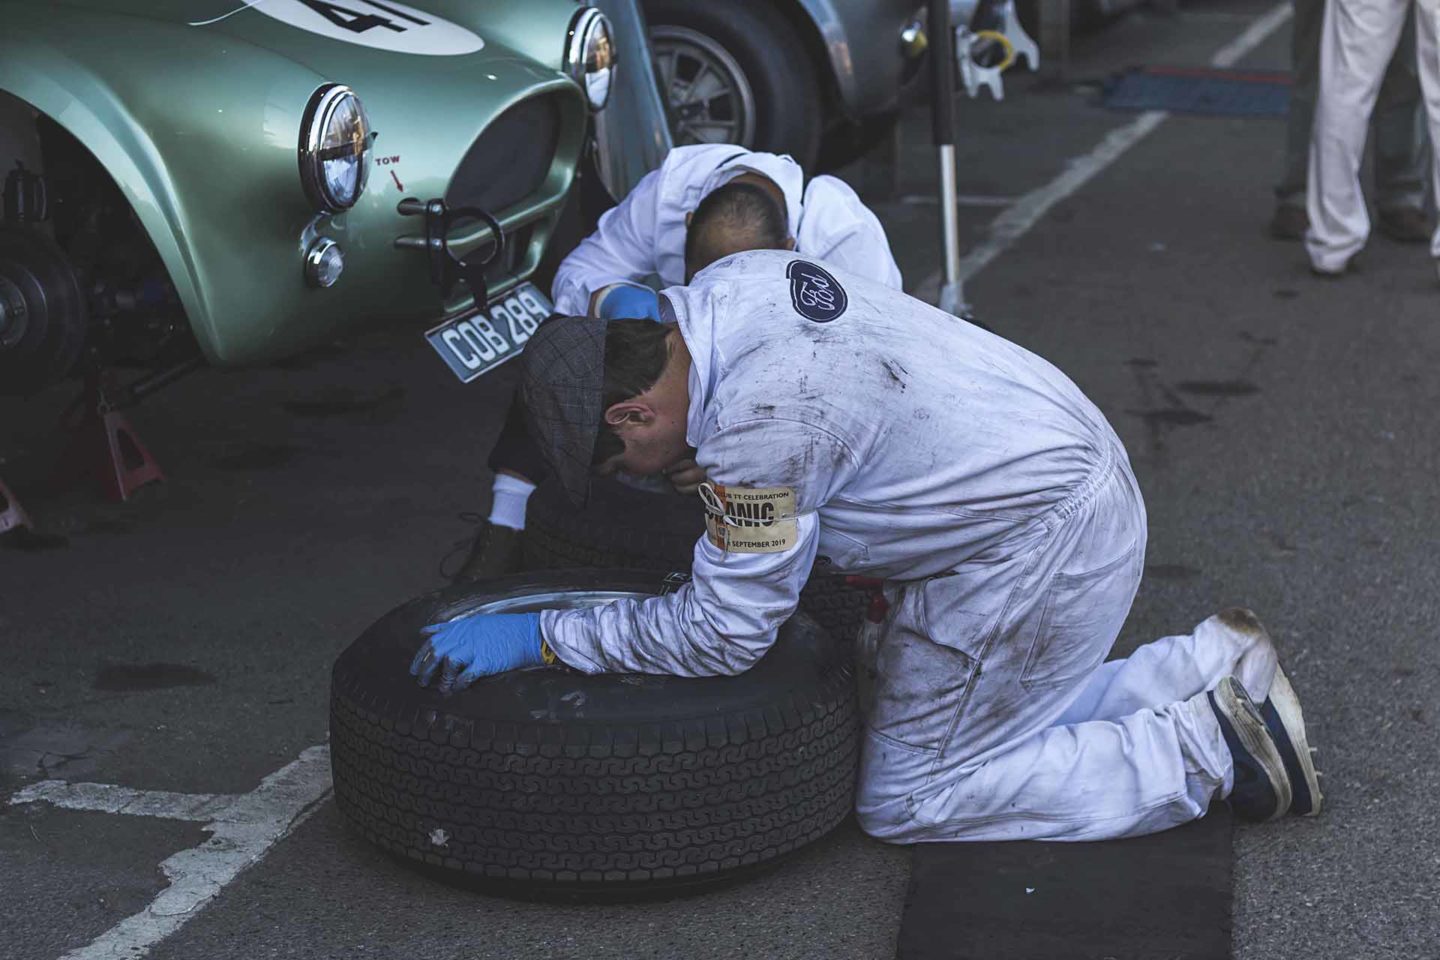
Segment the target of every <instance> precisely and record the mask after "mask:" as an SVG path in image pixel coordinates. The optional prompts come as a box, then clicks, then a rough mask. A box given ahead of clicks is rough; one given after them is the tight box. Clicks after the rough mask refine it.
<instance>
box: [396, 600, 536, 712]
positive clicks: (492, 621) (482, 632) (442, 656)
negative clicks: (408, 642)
mask: <svg viewBox="0 0 1440 960" xmlns="http://www.w3.org/2000/svg"><path fill="white" fill-rule="evenodd" d="M420 632H421V633H423V634H425V636H426V637H427V638H428V639H427V640H426V641H425V643H424V644H422V645H421V647H420V650H419V652H417V653H416V654H415V659H414V660H412V661H410V675H411V676H412V677H416V678H418V679H419V681H420V686H422V687H425V686H429V685H430V681H431V680H433V679H434V678H435V675H436V674H437V673H438V674H439V675H440V686H439V690H440V692H441V693H449V692H450V691H451V690H464V689H465V688H466V687H468V686H470V684H472V683H474V682H475V681H476V680H478V679H479V678H480V677H488V676H490V675H491V674H494V673H504V672H506V671H507V670H519V669H521V668H522V667H538V666H540V665H541V664H543V663H545V662H547V658H546V656H545V654H544V653H542V652H541V648H542V646H543V644H542V643H541V640H540V614H538V613H476V614H472V615H470V616H468V617H461V618H460V619H459V620H451V621H450V622H449V623H434V624H431V625H430V626H428V627H426V628H425V629H424V630H422V631H420ZM549 662H552V663H553V662H554V655H553V654H551V655H550V658H549Z"/></svg>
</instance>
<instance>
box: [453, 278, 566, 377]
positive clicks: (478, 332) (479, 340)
mask: <svg viewBox="0 0 1440 960" xmlns="http://www.w3.org/2000/svg"><path fill="white" fill-rule="evenodd" d="M553 312H554V306H553V305H552V304H551V303H550V298H549V297H547V296H545V294H543V293H541V292H540V291H539V290H538V289H537V288H536V287H535V284H533V283H522V284H520V286H518V287H516V288H515V289H514V290H512V291H510V292H509V293H507V294H506V295H505V296H504V297H502V298H500V299H498V300H495V301H492V302H491V304H490V306H489V307H487V308H486V309H484V310H476V311H473V312H472V313H467V314H463V315H461V316H458V317H455V318H453V319H451V320H446V321H445V322H444V323H442V324H440V326H438V327H435V328H434V329H433V330H428V331H426V333H425V339H426V340H427V341H428V342H429V344H430V346H432V347H434V348H435V352H436V353H438V354H440V359H441V360H444V361H445V365H446V366H447V367H449V368H450V371H451V372H452V373H454V374H455V376H457V377H459V378H460V382H461V383H469V382H470V381H471V380H474V379H475V378H476V377H479V376H483V375H484V374H487V373H489V372H490V371H491V370H494V369H495V368H496V367H498V366H500V364H502V363H504V362H505V361H506V360H511V359H514V358H515V357H518V356H519V355H520V351H522V350H524V349H525V341H527V340H529V339H530V334H532V333H534V332H535V328H536V327H538V326H540V322H541V321H542V320H544V319H545V318H546V317H548V316H550V314H551V313H553Z"/></svg>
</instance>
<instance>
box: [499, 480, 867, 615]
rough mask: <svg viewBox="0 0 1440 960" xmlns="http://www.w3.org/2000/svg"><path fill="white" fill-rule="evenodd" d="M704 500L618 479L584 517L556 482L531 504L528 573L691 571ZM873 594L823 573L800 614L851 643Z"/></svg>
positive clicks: (604, 484)
mask: <svg viewBox="0 0 1440 960" xmlns="http://www.w3.org/2000/svg"><path fill="white" fill-rule="evenodd" d="M704 529H705V524H704V520H703V519H702V514H701V511H700V505H699V503H698V501H697V500H696V499H694V498H691V497H679V496H675V495H673V494H668V493H650V492H648V491H645V490H637V489H635V488H634V487H628V486H626V485H624V484H622V483H619V482H617V481H615V480H596V481H595V482H594V483H592V484H591V489H590V502H589V503H588V504H586V506H585V508H584V509H583V510H577V509H576V508H575V507H573V506H571V504H570V501H569V500H567V499H566V498H565V493H564V491H563V490H561V489H560V485H559V484H558V483H555V482H554V481H553V480H551V481H546V482H545V483H542V484H540V487H539V489H537V490H536V491H535V493H534V494H532V495H531V497H530V503H529V508H528V510H527V513H526V520H525V537H524V546H523V562H524V565H525V568H526V569H527V570H556V569H565V568H569V567H638V568H640V569H662V570H684V571H689V569H690V560H691V556H692V555H693V553H694V550H695V541H696V540H697V539H698V538H699V537H700V534H701V533H702V532H704ZM870 599H871V595H870V592H869V591H868V590H864V589H859V588H857V587H853V586H850V585H849V584H847V583H846V581H845V578H844V577H841V576H835V575H833V574H831V575H827V574H825V573H824V571H823V569H821V568H819V567H817V569H816V571H815V572H814V573H812V574H811V576H810V580H809V582H808V583H806V584H805V589H804V590H802V591H801V592H800V609H801V610H802V611H804V612H805V613H806V614H808V615H809V616H810V617H812V618H813V619H815V620H816V621H817V622H819V624H820V625H821V626H822V627H824V628H825V629H826V630H828V631H829V632H830V634H831V636H834V637H836V638H839V639H841V640H846V641H848V640H850V639H851V638H853V637H854V636H855V634H856V631H857V630H859V628H860V623H861V621H862V620H864V619H865V613H866V610H867V609H868V608H869V605H870Z"/></svg>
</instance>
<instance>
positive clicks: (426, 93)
mask: <svg viewBox="0 0 1440 960" xmlns="http://www.w3.org/2000/svg"><path fill="white" fill-rule="evenodd" d="M268 2H269V3H273V4H292V5H294V4H295V3H296V0H268ZM419 2H420V3H422V4H423V8H422V9H420V10H419V11H418V12H423V13H427V14H431V15H434V16H436V17H439V18H443V19H444V20H445V21H449V22H450V24H453V25H458V26H459V27H462V28H464V29H466V30H468V31H470V32H472V33H473V34H475V35H478V36H479V37H480V38H481V39H482V40H483V47H482V48H481V49H479V50H476V51H474V52H470V53H463V54H459V55H427V54H420V53H405V52H395V51H393V50H387V49H377V48H375V47H373V46H367V45H363V44H362V43H359V42H354V41H347V40H344V39H336V38H332V37H328V36H324V35H321V34H318V33H315V32H312V31H309V30H306V29H302V28H300V27H297V26H294V25H292V24H291V23H288V22H284V21H283V20H281V19H278V18H277V17H276V16H273V15H270V14H267V13H262V12H261V11H260V10H258V9H254V8H253V7H247V5H246V3H245V0H197V2H179V0H90V2H74V3H47V4H21V3H4V2H0V22H4V23H5V24H6V29H5V31H4V33H3V35H0V92H3V93H6V94H9V95H11V96H12V97H15V98H17V99H19V100H21V101H23V102H24V103H26V104H28V105H29V106H30V107H31V108H33V109H34V110H36V111H38V112H40V113H42V114H44V115H46V116H48V117H49V118H50V119H51V120H53V121H55V122H56V123H57V124H59V125H60V126H61V127H63V128H64V129H65V130H67V131H68V132H69V133H70V134H72V135H73V136H74V137H76V138H77V139H78V140H79V141H80V142H81V143H83V144H84V146H85V147H86V148H87V149H88V150H89V151H90V152H91V153H92V154H93V155H94V157H95V158H96V159H97V160H98V162H99V163H100V165H101V166H103V167H104V169H105V170H106V171H108V173H109V174H110V176H111V177H112V178H113V179H114V180H115V182H116V184H117V185H118V187H119V188H120V190H121V191H122V192H123V194H124V195H125V197H126V198H127V199H128V200H129V203H130V205H131V207H132V209H133V211H134V214H135V216H136V217H137V218H138V220H139V222H140V223H141V224H142V225H143V227H144V229H145V231H146V232H147V233H148V234H149V237H150V240H151V241H152V243H153V244H154V246H155V249H156V251H157V252H158V254H159V256H160V258H161V260H162V261H163V263H164V265H165V267H166V269H167V271H168V273H169V276H170V280H171V283H172V284H173V285H174V287H175V290H176V293H177V295H178V297H179V299H180V301H181V303H182V304H183V306H184V308H185V311H186V314H187V316H188V319H189V322H190V326H191V329H192V330H193V332H194V334H195V337H196V340H197V341H198V342H199V345H200V347H201V349H202V350H203V352H204V353H205V355H206V357H207V358H208V359H209V360H210V361H211V362H212V363H215V364H218V365H224V366H234V365H243V364H251V363H260V362H266V361H268V360H272V359H275V358H278V357H281V356H283V355H285V354H287V353H291V352H294V351H295V350H298V349H302V348H304V347H306V346H308V345H311V344H314V343H317V342H320V341H323V340H325V339H327V338H332V337H334V336H336V335H339V334H342V333H344V332H346V331H350V330H355V329H357V328H362V327H364V326H366V325H371V324H374V323H381V322H383V323H392V322H408V323H412V324H416V325H417V326H418V325H419V324H420V323H422V322H424V321H427V320H438V319H439V318H440V317H441V316H443V315H446V314H447V313H450V312H453V311H454V310H457V309H460V308H461V307H463V305H464V303H463V301H464V300H466V299H468V295H466V294H463V289H464V288H463V287H462V288H460V289H461V291H462V293H461V294H460V295H459V296H457V297H452V299H451V301H450V302H448V303H446V302H442V299H441V296H440V293H439V291H438V289H437V288H436V287H435V286H434V285H433V284H432V283H431V281H430V278H429V266H428V261H427V257H426V255H425V253H424V252H423V251H421V250H415V249H399V248H397V246H396V240H397V238H400V237H418V236H420V235H421V234H422V233H423V223H422V220H421V218H418V217H407V216H403V215H401V214H400V213H399V212H398V211H397V209H396V205H397V202H398V201H399V200H401V199H402V198H405V197H415V198H420V199H428V198H432V197H441V196H444V195H445V193H446V190H447V186H448V185H449V183H450V181H451V178H452V175H453V174H454V173H455V172H456V170H457V168H458V167H459V166H460V165H461V161H462V159H463V158H465V156H466V153H467V151H469V150H470V149H471V146H472V144H474V143H475V141H476V139H477V138H478V137H479V136H480V135H481V133H482V131H484V130H485V129H486V127H487V126H488V125H489V124H490V123H491V122H492V121H494V120H495V119H496V118H497V117H499V116H500V115H501V114H502V113H504V111H505V110H506V109H507V108H510V107H512V106H514V105H516V104H518V103H521V102H522V101H525V100H527V99H529V98H532V97H548V98H551V102H552V103H553V105H554V106H553V109H554V111H556V112H557V113H558V116H559V124H558V134H557V139H556V142H555V146H554V150H553V152H552V154H551V155H550V156H549V158H548V163H549V168H548V171H546V172H545V174H544V175H543V179H541V180H540V183H539V186H538V187H537V188H535V189H533V190H532V191H530V192H529V194H528V195H526V196H524V197H523V198H521V199H520V200H518V201H517V202H514V203H512V204H510V205H509V206H508V207H506V208H505V209H499V210H493V211H490V212H491V213H493V214H494V215H495V216H496V217H497V218H498V219H499V220H500V222H501V224H502V226H503V227H504V228H505V230H506V233H507V235H516V236H519V237H520V238H521V241H520V242H521V243H522V244H523V246H524V249H523V251H521V255H520V256H519V258H518V261H515V262H509V261H508V260H507V263H509V266H508V268H507V269H506V270H504V271H502V272H501V273H500V274H499V275H497V276H494V277H493V278H492V292H501V291H503V290H505V289H507V288H509V287H511V286H513V285H514V284H515V283H518V282H519V281H520V280H521V279H523V278H524V277H525V276H528V274H529V273H530V272H531V271H533V270H534V268H535V266H536V264H537V263H538V261H539V258H540V255H541V253H542V251H543V248H544V246H545V243H546V241H547V239H548V237H549V235H550V232H551V230H552V229H553V226H554V223H555V220H556V219H557V218H558V216H559V210H560V207H561V205H562V203H563V201H564V198H565V195H566V192H567V191H568V189H569V187H570V183H571V180H572V177H573V175H574V170H575V166H576V163H577V161H578V157H579V154H580V150H581V146H582V141H583V139H584V136H585V129H586V120H587V111H588V107H587V104H586V102H585V96H584V94H583V93H582V91H581V90H580V88H579V87H578V86H577V85H576V84H575V83H574V82H572V81H571V80H570V79H568V78H567V77H566V76H565V75H564V74H562V73H561V65H562V58H563V53H564V47H565V41H566V33H567V28H568V26H569V24H570V22H571V19H572V18H573V17H574V16H575V14H576V12H577V10H578V9H580V8H579V6H577V4H575V3H574V2H571V0H488V2H481V0H470V2H459V0H451V2H444V0H429V2H426V0H419ZM350 5H351V6H358V4H355V3H351V4H350ZM375 6H379V5H378V4H377V5H375ZM395 6H398V5H395ZM272 9H278V8H272ZM403 9H415V5H414V4H412V5H411V6H410V7H407V8H403ZM377 12H378V11H377ZM211 20H215V21H216V22H213V23H205V21H211ZM326 83H341V84H345V85H346V86H348V87H350V88H351V89H352V90H354V92H355V93H356V94H357V95H358V96H359V98H360V100H361V101H362V102H363V104H364V107H365V110H366V113H367V114H368V117H369V121H370V128H371V130H373V131H375V132H376V134H377V136H376V138H375V141H374V144H373V146H372V149H371V151H370V156H368V157H367V162H368V163H369V164H371V169H370V176H369V185H368V187H367V188H366V190H365V192H364V194H363V195H362V196H361V197H360V199H359V201H358V202H357V203H356V204H355V206H354V207H352V208H351V209H349V210H346V211H344V212H343V213H339V214H335V215H322V214H319V213H317V211H316V210H315V209H314V207H313V206H312V205H311V203H310V201H309V200H308V199H307V198H306V195H305V192H304V189H303V187H302V184H301V179H300V174H299V162H298V154H297V149H298V142H299V137H300V132H301V124H302V119H303V116H304V112H305V109H306V106H307V104H308V103H309V102H310V99H311V97H312V96H313V94H314V93H315V91H316V90H317V89H318V88H319V87H320V86H322V85H323V84H326ZM382 164H383V165H382ZM316 237H328V238H330V239H332V240H335V241H336V242H338V243H339V244H340V246H341V248H342V249H343V251H344V255H345V269H344V272H343V274H342V276H341V277H340V279H339V281H338V282H337V283H336V284H335V285H334V286H332V287H329V288H326V289H316V288H312V287H311V286H309V285H307V283H306V282H305V279H304V275H303V254H304V252H305V250H306V248H307V247H308V245H309V244H310V243H311V242H312V241H313V240H314V239H315V238H316ZM487 237H488V231H486V230H485V229H484V228H478V227H472V228H468V234H467V233H457V234H452V236H451V240H452V245H453V247H454V249H455V250H456V252H457V253H462V254H463V253H464V252H465V251H466V250H467V249H469V248H471V247H474V246H476V245H478V244H479V243H480V242H484V241H485V239H486V238H487Z"/></svg>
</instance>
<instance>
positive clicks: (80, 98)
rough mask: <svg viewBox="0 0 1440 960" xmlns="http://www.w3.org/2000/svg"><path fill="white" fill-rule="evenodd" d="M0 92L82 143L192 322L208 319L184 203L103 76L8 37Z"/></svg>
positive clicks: (2, 50)
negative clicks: (134, 222) (127, 210)
mask: <svg viewBox="0 0 1440 960" xmlns="http://www.w3.org/2000/svg"><path fill="white" fill-rule="evenodd" d="M11 36H14V35H13V34H12V35H11ZM17 39H18V38H17ZM0 91H3V92H4V93H7V94H10V95H11V96H14V97H15V98H17V99H19V100H21V101H23V102H24V103H26V104H27V105H28V106H30V107H31V108H33V109H34V110H36V111H38V112H39V113H42V114H44V115H45V116H47V117H49V118H50V119H51V120H53V121H54V122H55V123H57V124H58V125H59V126H61V127H62V128H64V129H65V130H66V131H67V132H68V133H70V134H71V135H72V136H74V137H75V138H76V139H77V140H79V141H80V142H81V143H82V144H84V145H85V148H86V149H87V150H89V151H90V153H91V154H92V155H93V156H94V157H95V159H96V160H97V161H99V163H100V165H101V166H102V167H104V168H105V170H106V171H108V173H109V174H110V176H111V178H112V179H113V180H114V181H115V184H116V186H118V187H119V189H120V191H121V193H122V194H123V195H124V197H125V199H126V201H127V202H128V203H129V204H130V208H131V210H132V211H134V213H135V217H136V219H138V220H139V222H140V224H141V226H142V227H143V228H144V230H145V232H146V234H148V235H149V237H150V242H151V243H153V244H154V245H155V250H156V252H157V253H158V254H159V256H160V260H161V262H162V263H163V264H164V266H165V269H166V271H167V272H168V273H169V275H170V281H171V283H172V284H173V285H174V287H175V292H176V294H177V296H178V297H179V298H180V302H181V303H182V305H183V306H184V308H185V312H186V314H187V315H188V316H189V318H190V321H191V323H192V324H208V317H209V310H208V308H207V305H206V303H205V298H204V295H203V292H202V290H203V287H202V285H201V283H200V280H199V276H198V271H197V266H196V263H195V258H194V251H193V248H192V247H191V246H190V244H189V243H187V242H186V241H185V239H184V231H183V229H182V224H183V222H184V211H183V207H182V205H181V203H180V200H179V198H178V196H177V195H176V191H175V184H174V182H173V180H172V178H171V176H170V171H169V169H168V168H167V166H166V162H165V158H164V156H163V155H162V154H161V152H160V150H159V149H157V147H156V145H155V143H154V142H153V141H152V140H151V138H150V137H149V135H148V134H147V133H146V131H145V129H144V128H143V127H142V126H141V125H140V124H139V123H137V122H136V120H135V118H134V116H133V115H132V114H131V113H130V111H129V110H128V109H127V108H126V106H125V104H124V103H123V102H122V100H121V98H119V97H118V96H116V94H115V91H114V90H113V88H112V87H111V86H110V85H109V84H108V83H107V82H106V80H105V79H104V78H102V77H100V76H98V75H97V74H96V73H95V71H93V70H92V69H90V68H89V67H88V66H86V65H85V64H82V63H79V62H77V61H75V60H74V59H72V58H70V57H68V56H66V55H65V54H64V53H62V52H60V51H58V50H55V49H54V48H52V47H48V46H46V45H44V44H35V43H15V42H11V41H8V40H7V41H3V42H0Z"/></svg>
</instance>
